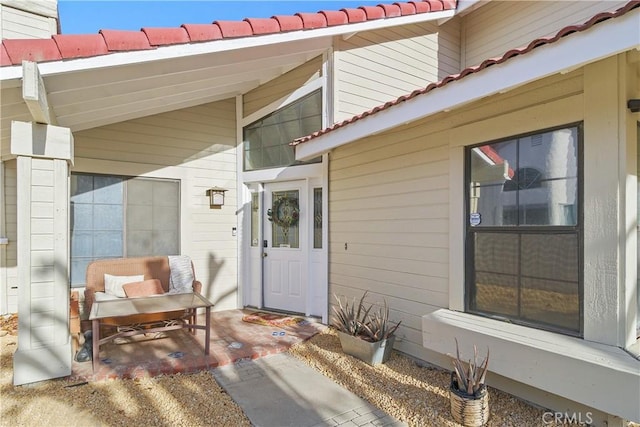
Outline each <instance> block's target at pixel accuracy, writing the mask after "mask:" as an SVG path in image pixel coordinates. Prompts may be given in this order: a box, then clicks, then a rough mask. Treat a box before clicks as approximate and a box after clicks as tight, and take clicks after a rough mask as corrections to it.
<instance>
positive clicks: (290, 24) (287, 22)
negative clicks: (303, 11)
mask: <svg viewBox="0 0 640 427" xmlns="http://www.w3.org/2000/svg"><path fill="white" fill-rule="evenodd" d="M272 18H273V19H275V20H276V21H278V23H279V24H280V30H281V31H283V32H286V31H298V30H301V29H302V28H303V27H302V18H300V17H299V16H297V15H293V16H292V15H275V16H272Z"/></svg>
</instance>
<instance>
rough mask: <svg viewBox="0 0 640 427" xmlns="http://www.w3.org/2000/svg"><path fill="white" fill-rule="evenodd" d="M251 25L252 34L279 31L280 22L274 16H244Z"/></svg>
mask: <svg viewBox="0 0 640 427" xmlns="http://www.w3.org/2000/svg"><path fill="white" fill-rule="evenodd" d="M245 21H247V22H248V23H249V25H251V29H252V30H253V34H254V35H256V36H257V35H261V34H272V33H279V32H280V23H278V20H277V19H274V18H246V19H245Z"/></svg>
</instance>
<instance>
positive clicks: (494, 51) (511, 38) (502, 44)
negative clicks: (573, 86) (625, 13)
mask: <svg viewBox="0 0 640 427" xmlns="http://www.w3.org/2000/svg"><path fill="white" fill-rule="evenodd" d="M625 3H627V2H626V1H575V0H574V1H559V2H548V1H493V2H490V3H489V4H487V5H485V6H483V7H481V8H479V9H478V10H476V11H474V12H472V13H470V14H469V15H467V16H466V17H465V18H464V20H463V30H462V31H463V34H464V36H463V49H464V54H463V56H464V58H465V60H464V64H463V67H469V66H473V65H477V64H479V63H481V62H482V61H484V60H485V59H488V58H492V57H495V56H500V55H502V54H504V53H506V52H507V51H508V50H509V49H514V48H519V47H524V46H526V45H528V44H529V43H530V42H531V41H533V40H535V39H536V38H539V37H548V36H553V35H555V34H556V33H557V32H558V31H559V30H560V29H562V28H564V27H567V26H569V25H575V24H582V23H584V22H586V21H587V20H589V19H590V18H591V17H592V16H594V15H596V14H598V13H600V12H603V11H612V10H616V9H617V8H619V7H621V6H623V5H624V4H625Z"/></svg>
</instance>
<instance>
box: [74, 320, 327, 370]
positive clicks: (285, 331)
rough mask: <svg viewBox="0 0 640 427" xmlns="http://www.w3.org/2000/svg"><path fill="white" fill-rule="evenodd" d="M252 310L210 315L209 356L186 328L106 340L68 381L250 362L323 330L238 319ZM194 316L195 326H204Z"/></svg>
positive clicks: (309, 324) (200, 334)
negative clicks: (96, 360) (95, 361)
mask: <svg viewBox="0 0 640 427" xmlns="http://www.w3.org/2000/svg"><path fill="white" fill-rule="evenodd" d="M251 312H252V310H228V311H220V312H213V313H211V339H210V352H209V355H208V356H205V355H204V338H205V333H204V331H202V330H198V331H197V332H196V334H195V335H193V334H191V333H190V332H189V331H187V330H186V329H182V330H174V331H169V332H164V333H163V334H164V335H163V337H162V338H154V337H153V336H151V334H150V336H145V335H139V336H136V337H133V338H132V339H131V340H130V342H126V343H122V344H117V343H114V342H109V343H107V344H103V345H102V346H101V347H100V354H99V357H100V365H99V368H98V369H97V370H96V371H95V372H93V369H92V363H91V361H89V362H76V361H75V360H74V361H73V364H72V373H71V378H70V379H71V380H72V381H99V380H104V379H115V378H139V377H144V376H157V375H161V374H175V373H190V372H197V371H200V370H205V369H209V368H215V367H218V366H223V365H227V364H230V363H236V362H238V361H243V360H253V359H257V358H260V357H263V356H267V355H272V354H277V353H281V352H284V351H286V350H287V349H288V348H289V347H291V346H292V345H293V344H295V343H298V342H301V341H304V340H306V339H308V338H310V337H312V336H313V335H315V334H316V333H318V332H320V331H321V330H322V329H324V328H325V326H324V325H322V324H321V323H319V322H316V321H314V320H313V319H308V320H306V321H304V322H302V323H299V324H297V325H295V326H285V327H273V326H264V325H259V324H254V323H247V322H243V321H242V317H243V316H244V315H245V314H248V313H251ZM202 316H204V314H202V315H199V316H198V323H199V324H204V319H203V318H202Z"/></svg>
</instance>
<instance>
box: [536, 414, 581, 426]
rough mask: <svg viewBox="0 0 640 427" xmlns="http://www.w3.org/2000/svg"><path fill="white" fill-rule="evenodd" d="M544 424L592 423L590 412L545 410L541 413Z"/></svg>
mask: <svg viewBox="0 0 640 427" xmlns="http://www.w3.org/2000/svg"><path fill="white" fill-rule="evenodd" d="M542 422H543V423H544V425H548V426H549V425H553V426H558V425H579V426H588V425H591V423H593V414H592V413H591V412H571V413H570V412H545V413H544V414H542Z"/></svg>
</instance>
